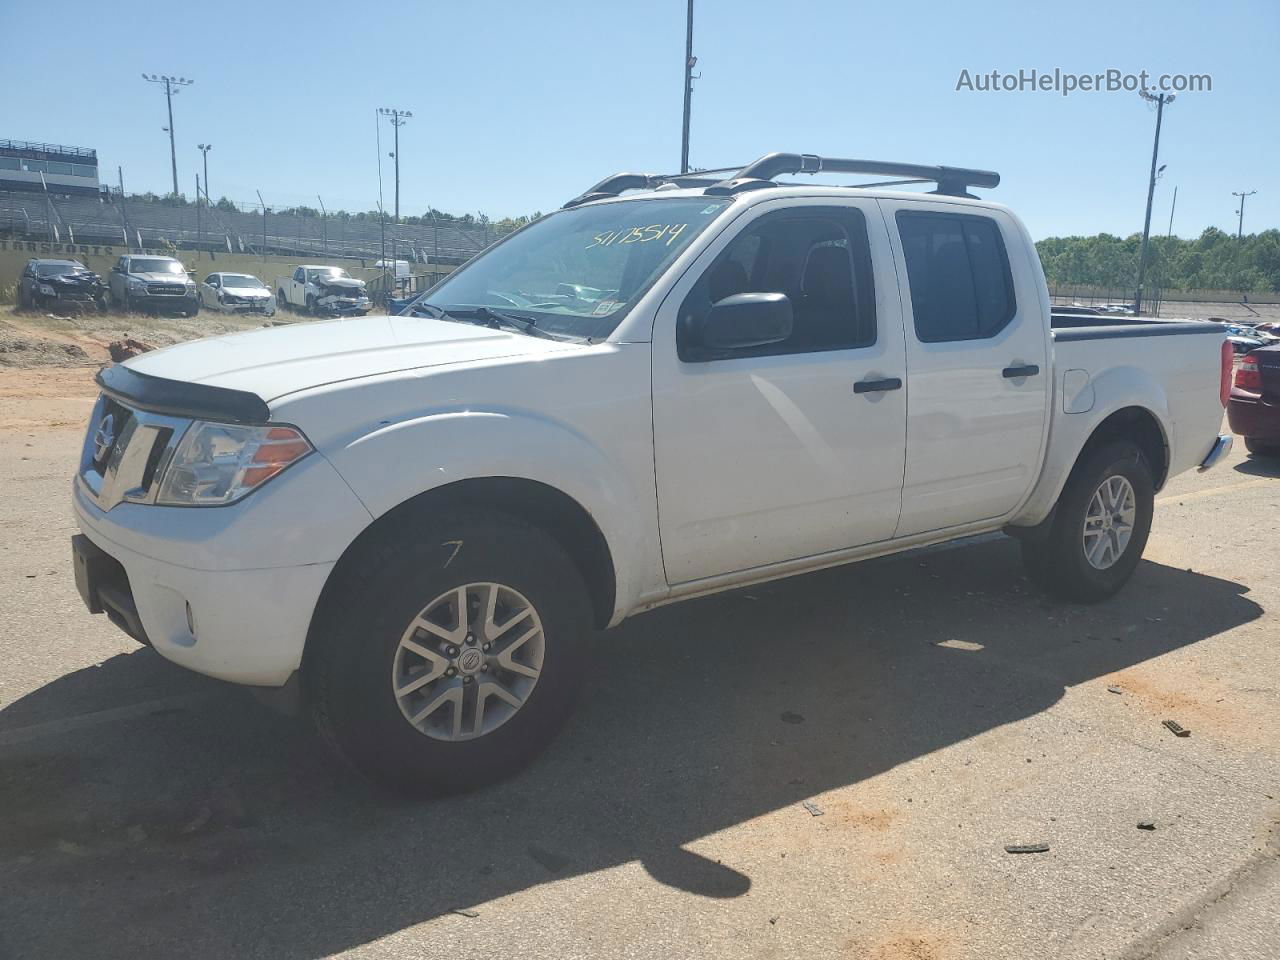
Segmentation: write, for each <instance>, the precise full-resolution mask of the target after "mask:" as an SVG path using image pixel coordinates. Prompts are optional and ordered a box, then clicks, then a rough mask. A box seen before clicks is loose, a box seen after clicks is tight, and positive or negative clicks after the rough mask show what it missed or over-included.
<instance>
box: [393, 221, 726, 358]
mask: <svg viewBox="0 0 1280 960" xmlns="http://www.w3.org/2000/svg"><path fill="white" fill-rule="evenodd" d="M727 204H728V201H727V200H719V199H710V198H707V197H671V198H654V199H648V198H645V199H635V200H623V201H619V202H616V203H603V204H599V205H593V206H585V207H578V208H576V209H571V210H565V211H562V212H560V213H554V214H552V215H551V216H548V217H546V218H544V219H542V220H539V221H537V222H536V223H533V224H532V225H530V226H529V227H526V228H525V229H524V230H521V231H520V232H519V233H516V234H514V235H512V236H511V237H510V238H509V239H507V240H504V241H503V242H502V243H501V244H499V245H498V246H496V247H494V248H493V249H492V250H491V251H490V252H488V253H485V254H483V255H482V256H480V257H478V258H476V259H475V260H474V261H472V262H471V263H470V264H468V265H467V266H466V267H464V268H462V269H461V270H459V271H457V272H456V273H454V274H452V275H450V276H449V277H447V278H446V279H445V280H443V281H442V282H441V283H440V284H439V285H438V286H436V287H434V288H432V289H431V290H429V291H427V293H425V294H424V295H423V296H422V297H421V298H420V300H419V301H418V302H428V303H431V304H433V305H435V306H438V307H440V308H441V309H443V310H445V311H449V310H451V309H455V308H457V309H461V308H465V307H492V308H494V309H495V310H500V311H504V312H506V313H511V314H515V315H517V316H519V317H522V318H531V319H533V320H535V321H536V323H537V326H538V328H539V329H540V330H545V331H548V332H550V333H562V334H569V335H571V336H578V337H593V338H595V337H601V336H605V335H607V334H608V333H609V332H610V331H611V330H613V328H614V327H616V326H617V325H618V322H619V321H620V320H621V319H622V317H623V316H624V315H625V314H626V311H627V309H628V308H629V307H630V306H631V305H632V304H633V303H635V302H636V301H637V300H638V299H639V298H640V297H641V295H643V294H644V292H645V291H646V290H648V289H649V287H650V285H651V284H652V283H653V282H654V280H656V279H657V277H658V276H659V275H660V274H661V273H662V271H663V270H664V269H665V268H666V266H667V265H668V264H669V263H671V261H672V260H674V259H675V257H676V255H677V254H678V253H679V252H680V251H681V250H682V249H684V248H685V247H686V246H688V244H689V242H690V241H691V240H693V238H694V237H696V236H697V235H698V234H699V233H701V232H702V230H703V229H704V228H705V227H706V226H707V224H709V223H710V222H711V221H712V220H714V219H715V218H716V217H717V216H718V215H719V214H720V213H721V212H722V211H723V210H724V209H725V207H726V205H727ZM411 309H412V308H411Z"/></svg>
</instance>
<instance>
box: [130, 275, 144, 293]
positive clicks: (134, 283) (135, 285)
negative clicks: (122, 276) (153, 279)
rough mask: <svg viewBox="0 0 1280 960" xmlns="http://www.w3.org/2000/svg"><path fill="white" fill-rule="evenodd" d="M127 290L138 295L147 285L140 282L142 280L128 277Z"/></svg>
mask: <svg viewBox="0 0 1280 960" xmlns="http://www.w3.org/2000/svg"><path fill="white" fill-rule="evenodd" d="M129 289H130V290H132V291H134V293H138V292H140V291H142V290H145V289H147V284H146V282H145V281H142V280H135V279H134V278H133V277H130V278H129Z"/></svg>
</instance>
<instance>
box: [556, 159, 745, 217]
mask: <svg viewBox="0 0 1280 960" xmlns="http://www.w3.org/2000/svg"><path fill="white" fill-rule="evenodd" d="M737 169H738V168H737V167H719V168H717V169H715V170H697V171H694V172H693V173H615V174H614V175H613V176H612V177H605V178H604V179H603V180H601V181H600V182H599V183H597V184H596V185H595V186H594V187H592V188H591V189H590V190H588V191H587V192H586V193H583V194H580V195H579V196H576V197H574V198H573V199H572V200H570V201H569V202H568V203H566V204H565V205H564V207H563V208H561V209H568V208H569V207H576V206H578V205H579V204H581V203H590V202H591V201H592V200H606V199H608V198H609V197H616V196H617V195H618V194H620V193H622V191H624V190H652V189H653V188H654V187H660V186H662V185H663V184H666V183H670V184H673V185H675V186H677V187H711V186H714V185H715V184H717V183H719V182H720V178H719V177H708V176H707V174H708V173H728V172H730V171H732V170H737Z"/></svg>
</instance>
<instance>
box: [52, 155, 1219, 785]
mask: <svg viewBox="0 0 1280 960" xmlns="http://www.w3.org/2000/svg"><path fill="white" fill-rule="evenodd" d="M817 170H825V171H829V172H830V171H834V172H836V173H848V172H867V173H875V174H885V175H888V176H891V177H893V178H894V179H895V180H901V179H920V180H930V181H936V182H937V185H938V190H937V191H935V192H934V193H929V194H925V193H913V192H909V191H901V190H892V189H886V188H866V187H862V188H847V187H838V186H834V187H833V186H819V185H808V184H805V185H791V184H783V183H777V182H775V181H774V178H775V177H777V176H779V175H782V174H786V173H792V172H814V171H817ZM998 179H999V178H998V176H997V175H995V174H992V173H986V172H983V171H973V170H961V169H956V168H947V167H921V166H908V165H901V164H887V163H879V162H866V161H847V160H831V159H820V158H817V157H813V156H810V155H797V154H773V155H770V156H769V157H765V158H763V159H761V160H760V161H757V162H756V163H754V164H752V165H750V166H749V167H746V168H743V169H742V170H739V171H737V172H736V173H734V174H733V175H731V176H729V177H727V178H726V179H723V180H719V179H717V178H715V177H708V176H705V175H699V176H672V177H651V176H639V175H619V176H617V177H611V178H609V179H607V180H605V181H603V182H602V183H601V184H599V185H597V187H596V188H594V189H593V190H592V191H590V192H589V193H587V194H584V195H583V196H582V197H579V198H577V199H575V200H573V201H570V203H569V204H567V205H566V208H565V209H563V210H561V211H559V212H557V213H554V214H552V215H550V216H547V217H544V218H542V219H540V220H538V221H537V222H535V223H533V224H531V225H530V226H528V227H526V228H524V229H523V230H521V231H519V232H517V233H514V234H512V235H511V236H509V237H508V238H506V239H505V240H503V241H502V242H501V243H499V244H497V245H496V246H494V247H493V248H491V249H490V250H488V251H486V252H485V253H484V254H483V255H481V256H479V257H477V258H476V259H475V260H473V261H472V262H471V263H469V264H467V265H466V266H465V267H463V268H462V269H460V270H458V271H457V272H456V273H454V274H452V275H451V276H450V277H448V278H447V279H446V280H444V281H443V282H442V283H440V284H439V285H437V286H436V287H434V288H433V289H432V290H430V291H428V293H427V294H425V295H424V297H422V298H420V299H419V300H418V301H415V303H414V304H412V305H411V306H410V308H408V309H407V310H406V312H405V313H404V314H403V315H400V316H394V317H370V318H366V319H363V320H359V321H356V322H350V321H346V322H321V323H315V324H307V325H299V326H293V327H288V328H276V329H269V330H261V331H255V332H249V333H242V334H237V335H234V336H223V337H217V338H213V339H210V340H204V341H199V342H194V343H187V344H181V345H178V346H174V347H169V348H167V349H164V350H157V351H154V352H152V353H147V354H143V355H142V356H139V357H136V358H134V359H132V360H129V361H127V362H125V363H123V364H119V365H116V366H112V367H108V368H105V369H104V370H103V371H102V372H101V373H100V374H99V378H98V379H99V383H100V384H101V387H102V394H101V398H100V399H99V401H98V404H97V406H96V408H95V409H94V411H93V414H92V419H91V421H90V424H89V429H88V435H87V437H86V439H85V444H84V451H83V456H82V459H81V463H80V467H79V473H78V475H77V478H76V481H75V489H74V505H75V513H76V516H77V519H78V522H79V527H80V530H81V534H80V535H79V536H77V537H76V538H75V541H74V548H73V554H74V558H75V569H76V576H77V581H78V585H79V588H80V590H81V593H82V595H83V596H84V599H85V601H86V603H87V604H88V606H89V609H90V610H92V611H94V612H105V613H106V614H107V615H108V616H109V617H111V619H112V620H113V621H115V622H116V623H117V624H118V625H120V626H121V627H123V628H124V629H125V630H126V631H127V632H129V633H130V634H131V635H133V636H134V637H136V638H137V639H139V640H141V641H143V642H146V643H150V644H151V645H152V646H153V647H154V648H155V649H156V650H157V651H158V652H159V653H160V654H161V655H163V656H165V657H167V658H168V659H170V660H172V661H174V662H175V663H178V664H181V665H182V666H184V667H188V668H190V669H192V670H196V671H199V672H201V673H205V674H208V675H210V676H214V677H220V678H223V679H225V680H229V681H233V682H236V683H241V684H250V685H255V686H259V687H275V688H283V690H284V691H286V692H291V693H296V694H297V695H298V697H299V702H300V703H305V704H307V705H308V707H309V709H310V710H311V712H312V713H313V715H314V717H315V719H316V720H317V721H318V724H319V726H320V728H321V730H322V731H323V732H324V733H325V734H326V735H327V739H328V740H329V741H330V742H331V743H332V744H334V745H335V746H336V747H337V749H338V750H339V751H340V752H341V754H343V755H344V756H345V757H346V758H348V759H349V760H350V761H351V762H352V763H353V764H354V765H355V766H356V767H358V768H359V769H361V770H363V771H365V772H366V773H367V774H369V775H371V776H373V777H375V778H379V779H381V780H383V781H386V782H389V783H391V784H394V785H396V786H399V787H401V788H403V789H406V790H411V791H426V790H440V789H460V788H465V787H469V786H473V785H476V784H479V783H484V782H488V781H491V780H493V779H495V778H498V777H501V776H504V775H506V774H508V773H510V772H511V771H512V770H514V769H516V768H518V767H519V766H520V765H521V764H522V763H524V762H525V761H527V760H528V759H529V758H530V757H532V756H534V755H535V754H536V752H537V751H538V750H539V748H541V747H542V746H543V745H544V744H546V743H547V742H548V741H549V740H550V739H551V737H552V736H553V734H554V733H555V731H556V730H557V728H558V727H559V725H560V723H561V721H562V720H563V719H564V717H565V716H566V715H567V713H568V711H569V709H570V706H571V704H572V702H573V699H574V693H575V690H576V689H577V687H578V685H579V682H580V680H581V678H582V665H583V659H584V652H585V649H584V648H585V646H586V644H587V642H588V640H589V638H590V637H591V635H592V632H593V630H594V629H597V628H604V627H609V626H613V625H615V624H617V623H619V622H620V621H622V620H623V619H624V618H626V617H628V616H630V615H632V614H635V613H638V612H640V611H643V610H646V609H649V608H651V607H654V606H656V605H659V604H665V603H670V602H672V601H676V600H681V599H684V598H688V597H695V596H699V595H703V594H708V593H712V592H715V591H721V590H728V589H732V588H735V587H740V586H743V585H744V584H751V583H755V582H758V581H764V580H770V579H774V578H778V577H785V576H789V575H791V574H797V573H803V572H805V571H810V570H816V569H819V568H822V567H829V566H832V565H835V564H843V563H847V562H849V561H854V560H861V559H863V558H867V557H874V556H879V555H883V554H888V553H893V552H896V551H901V550H906V549H908V548H911V547H918V546H921V545H924V544H932V543H937V542H940V541H945V540H954V539H957V538H961V537H965V536H968V535H971V534H979V533H985V532H991V531H999V530H1005V531H1007V532H1009V533H1011V534H1013V535H1015V536H1017V537H1019V538H1020V539H1021V540H1022V550H1023V553H1024V556H1025V558H1026V565H1027V569H1028V571H1029V573H1030V575H1031V577H1032V578H1033V579H1034V580H1035V581H1036V582H1037V583H1039V584H1041V585H1042V586H1043V587H1044V588H1045V589H1047V590H1049V591H1051V592H1053V593H1055V594H1058V595H1060V596H1062V597H1065V598H1069V599H1072V600H1077V601H1090V600H1098V599H1101V598H1105V597H1108V596H1110V595H1111V594H1113V593H1114V592H1115V591H1116V590H1118V589H1119V588H1120V587H1121V586H1122V585H1123V584H1124V583H1125V581H1126V580H1127V579H1128V578H1129V576H1130V575H1131V574H1132V573H1133V570H1134V567H1135V566H1136V564H1137V563H1138V560H1139V557H1140V556H1141V554H1142V550H1143V547H1144V544H1145V542H1146V539H1147V532H1148V529H1149V527H1150V524H1151V515H1152V506H1153V494H1154V492H1155V491H1156V490H1158V489H1159V488H1160V487H1161V485H1162V484H1164V483H1165V482H1166V481H1167V480H1168V479H1169V478H1170V477H1171V476H1173V475H1175V474H1177V473H1180V472H1182V471H1185V470H1188V469H1191V468H1195V467H1201V468H1206V467H1209V466H1211V465H1212V464H1213V463H1214V462H1215V461H1217V460H1218V459H1220V458H1221V457H1222V455H1223V454H1224V453H1225V452H1226V451H1227V450H1228V449H1229V447H1230V437H1229V436H1220V435H1219V427H1220V424H1221V422H1222V416H1223V403H1224V397H1225V391H1226V389H1227V379H1226V378H1227V373H1228V371H1229V370H1230V359H1231V358H1230V353H1229V350H1227V349H1224V347H1223V335H1222V331H1221V328H1220V327H1218V326H1217V325H1214V324H1203V323H1190V322H1185V323H1184V322H1162V321H1156V320H1147V319H1141V318H1129V317H1114V318H1112V317H1108V318H1101V317H1070V316H1065V315H1064V316H1062V317H1060V318H1057V319H1056V320H1055V319H1053V318H1052V317H1051V309H1050V303H1049V296H1048V292H1047V290H1046V287H1045V282H1044V278H1043V275H1042V272H1041V269H1040V264H1039V261H1038V259H1037V257H1036V252H1035V248H1034V246H1033V245H1032V242H1031V239H1030V237H1029V236H1028V234H1027V231H1026V229H1025V228H1024V227H1023V225H1022V224H1021V223H1020V222H1019V221H1018V219H1017V218H1016V217H1015V216H1014V215H1013V214H1012V213H1010V212H1009V211H1008V210H1007V209H1005V208H1004V207H1001V206H999V205H996V204H993V203H989V202H986V201H981V200H977V199H974V198H972V197H970V196H968V189H969V188H972V187H990V186H994V185H995V184H996V183H997V182H998Z"/></svg>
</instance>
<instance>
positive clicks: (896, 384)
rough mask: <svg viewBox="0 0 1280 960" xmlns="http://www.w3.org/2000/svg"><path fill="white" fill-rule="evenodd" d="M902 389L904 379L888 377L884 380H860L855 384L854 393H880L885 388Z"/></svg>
mask: <svg viewBox="0 0 1280 960" xmlns="http://www.w3.org/2000/svg"><path fill="white" fill-rule="evenodd" d="M900 389H902V380H901V379H900V378H898V377H886V378H885V379H883V380H859V381H858V382H857V383H855V384H854V385H853V392H854V393H880V392H882V391H884V390H900Z"/></svg>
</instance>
